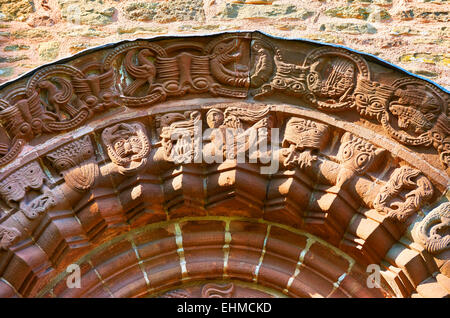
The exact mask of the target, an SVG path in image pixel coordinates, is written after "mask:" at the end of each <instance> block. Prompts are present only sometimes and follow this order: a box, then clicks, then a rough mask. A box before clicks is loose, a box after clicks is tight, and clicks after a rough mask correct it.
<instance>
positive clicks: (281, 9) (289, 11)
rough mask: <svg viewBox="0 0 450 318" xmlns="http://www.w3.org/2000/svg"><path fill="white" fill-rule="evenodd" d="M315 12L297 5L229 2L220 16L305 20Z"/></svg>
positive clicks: (227, 17)
mask: <svg viewBox="0 0 450 318" xmlns="http://www.w3.org/2000/svg"><path fill="white" fill-rule="evenodd" d="M313 13H314V12H313V11H309V10H306V9H304V8H302V7H298V6H296V5H287V4H273V5H267V6H266V5H249V4H234V3H227V4H226V6H225V7H224V8H223V10H222V12H220V13H219V14H218V16H219V17H223V18H225V19H255V18H271V19H281V18H288V19H300V20H305V19H308V18H310V17H311V16H312V15H313Z"/></svg>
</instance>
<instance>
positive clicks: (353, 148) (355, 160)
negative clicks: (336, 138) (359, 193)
mask: <svg viewBox="0 0 450 318" xmlns="http://www.w3.org/2000/svg"><path fill="white" fill-rule="evenodd" d="M384 151H385V150H384V149H381V148H377V147H375V146H374V145H372V144H371V143H370V142H367V141H365V140H363V139H361V138H359V137H356V136H354V135H352V134H351V133H349V132H346V133H345V134H344V135H343V136H342V138H341V147H340V148H339V152H338V155H337V157H338V160H339V161H340V163H341V169H340V170H339V174H338V176H337V181H336V184H337V186H338V187H342V186H343V185H344V184H345V183H346V182H347V181H349V180H350V179H351V178H352V177H354V176H355V175H362V174H363V173H365V172H366V171H367V170H368V169H369V168H371V167H372V165H373V164H374V163H375V162H376V159H377V158H379V157H380V156H381V155H382V154H383V153H384Z"/></svg>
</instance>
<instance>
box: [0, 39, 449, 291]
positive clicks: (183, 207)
mask: <svg viewBox="0 0 450 318" xmlns="http://www.w3.org/2000/svg"><path fill="white" fill-rule="evenodd" d="M449 100H450V98H449V95H448V92H446V91H445V90H444V89H442V88H440V87H438V86H436V85H434V84H432V83H431V82H427V81H424V80H422V79H419V78H416V77H414V76H412V75H406V74H404V73H402V71H400V70H397V69H395V68H393V67H392V66H389V65H387V64H383V63H380V62H378V61H376V60H375V59H374V58H372V57H370V58H369V57H366V56H363V55H362V54H358V53H356V52H352V51H350V50H346V49H344V48H337V47H328V46H325V45H315V44H312V43H309V42H302V41H283V40H281V39H274V38H270V37H268V36H265V35H262V34H259V33H251V32H242V33H227V34H221V35H214V36H208V37H189V38H174V37H164V38H158V39H152V40H139V41H129V42H123V43H117V44H113V45H110V46H107V47H103V48H98V49H96V51H95V52H84V53H83V54H80V55H79V56H78V57H76V58H71V59H66V60H64V61H62V62H60V63H54V64H52V65H46V66H43V67H41V68H39V69H36V70H34V71H32V72H30V73H29V74H28V75H24V76H23V77H22V78H19V79H17V80H15V81H13V82H9V83H6V84H5V85H4V86H1V87H0V256H3V255H8V256H7V257H5V260H3V259H1V260H0V261H1V263H2V264H3V265H2V266H1V268H0V278H1V280H0V281H2V282H6V281H8V282H9V283H11V286H13V287H14V288H13V289H11V290H12V291H10V290H9V289H8V288H9V287H8V286H9V285H7V284H0V296H2V295H3V294H7V293H8V292H9V293H13V294H14V293H15V294H17V295H18V296H27V295H36V293H37V289H39V288H40V286H41V285H46V284H47V283H46V282H49V281H50V280H51V277H52V275H54V274H55V275H56V276H58V275H60V274H61V273H62V271H63V270H64V268H63V267H64V266H63V265H62V264H66V263H67V264H68V263H71V262H72V263H73V261H74V259H71V258H70V257H75V258H76V257H83V256H85V255H87V254H86V253H90V252H91V251H93V249H94V248H97V247H99V246H100V245H101V244H103V243H105V244H109V242H111V241H110V240H111V239H112V238H115V237H117V236H119V235H122V234H125V235H128V234H130V233H131V232H133V231H135V233H140V234H143V235H144V234H145V235H146V237H145V238H143V240H141V239H137V240H135V241H133V242H131V241H129V240H128V238H131V237H132V236H131V235H130V236H127V240H125V241H126V242H123V246H125V245H126V246H127V247H124V248H126V249H130V251H132V253H130V254H128V253H126V255H127V257H126V259H125V258H123V259H122V258H120V259H121V261H122V260H123V261H124V262H128V256H129V255H132V256H133V257H134V255H136V256H137V257H138V258H139V257H143V256H142V255H146V253H147V252H148V251H149V250H151V249H153V248H154V245H155V244H153V243H154V242H156V241H158V242H161V244H159V243H158V244H156V245H158V248H159V247H164V246H171V247H170V249H171V250H170V251H166V252H164V253H163V254H161V253H160V251H157V252H156V253H155V255H158V256H157V257H162V258H161V259H158V260H157V261H156V260H152V259H151V258H152V256H149V258H148V259H147V258H146V259H145V261H144V260H140V259H138V260H136V264H139V266H141V265H142V266H141V267H142V268H140V269H139V270H138V272H139V275H140V276H139V277H140V280H139V281H136V285H138V282H139V284H140V283H142V286H141V287H142V289H143V291H136V295H144V294H145V293H147V292H148V287H149V286H150V287H151V289H152V290H153V291H154V292H155V295H159V293H162V292H164V291H165V294H163V297H165V296H167V297H193V296H195V297H241V296H243V297H247V296H248V295H250V296H252V295H263V296H264V295H265V296H267V295H269V294H266V293H264V292H262V291H260V290H259V289H254V290H253V289H252V288H251V287H248V286H250V285H251V286H253V285H252V284H253V283H254V286H256V285H260V284H261V285H264V286H266V287H267V288H272V287H274V288H275V287H276V288H277V289H276V290H277V291H278V292H282V293H284V294H285V295H300V294H295V293H294V294H291V289H290V288H292V290H294V289H296V290H302V291H304V292H305V295H309V294H308V293H309V292H311V293H312V294H314V291H313V290H312V289H309V287H304V286H306V285H308V284H309V282H307V281H304V280H303V279H304V278H305V277H307V276H303V275H307V273H308V271H307V268H309V266H310V265H311V262H314V261H315V260H314V257H312V256H311V255H320V257H319V258H318V260H317V263H320V266H324V268H325V267H327V269H326V271H327V274H326V275H325V276H326V280H327V284H325V285H326V286H325V287H323V288H322V287H320V289H321V292H320V293H319V294H320V295H324V296H327V295H328V296H330V295H331V296H333V297H334V296H336V295H337V296H343V295H344V293H346V292H344V291H345V290H347V291H348V290H349V288H350V289H353V287H349V286H350V285H351V286H352V283H349V281H348V280H347V277H350V276H352V275H354V277H359V276H360V275H359V271H360V270H361V271H362V272H364V269H365V266H366V265H367V264H391V266H389V268H384V269H383V271H384V272H386V273H387V274H386V276H383V277H384V278H385V280H386V281H388V284H389V285H392V286H394V287H392V288H393V289H395V291H392V293H391V291H388V292H387V293H391V294H392V295H396V294H399V293H400V294H401V295H402V296H411V295H413V294H414V293H421V292H422V291H421V290H420V288H419V287H418V286H420V285H421V284H425V283H423V282H426V283H427V284H428V280H435V281H436V284H438V283H439V282H438V280H439V277H437V276H436V277H435V276H433V275H434V272H432V271H434V270H435V269H436V268H439V270H441V267H442V266H444V265H442V264H443V263H445V262H446V257H447V259H448V256H446V255H447V254H445V253H444V252H447V249H448V246H449V234H448V229H449V220H448V206H449V205H448V204H446V203H445V204H442V205H441V206H440V207H438V208H436V209H434V210H433V211H431V212H430V213H428V214H427V215H426V216H425V218H424V219H423V220H422V221H421V222H420V224H416V226H417V228H418V231H417V233H416V234H417V235H416V234H414V235H413V236H414V238H415V239H416V241H417V242H418V243H420V244H422V245H423V246H424V248H425V249H426V250H427V251H428V252H429V253H431V254H436V255H437V254H439V257H440V259H439V261H441V263H438V262H437V261H436V264H435V263H432V261H433V259H434V258H436V257H434V258H433V257H429V255H428V256H427V255H425V256H427V257H428V258H427V259H425V258H424V257H423V254H422V251H418V250H419V249H418V248H417V247H418V246H417V244H416V245H414V244H412V245H411V244H409V245H408V243H409V242H410V241H411V235H409V234H411V233H409V231H411V227H409V226H410V224H411V222H414V218H413V217H416V216H417V215H418V214H421V212H420V211H424V210H425V211H426V210H427V207H428V206H435V205H436V203H437V202H442V201H443V199H442V196H443V195H444V193H446V191H447V189H448V184H449V182H450V181H449V180H450V178H449V174H448V171H449V170H448V168H449V167H450V118H449V115H450V112H449V109H448V101H449ZM210 159H212V160H210ZM266 159H267V160H268V161H265V160H266ZM269 165H270V168H274V169H268V170H265V171H266V172H264V173H263V172H262V168H269ZM192 220H193V221H192ZM416 220H417V219H416ZM191 221H192V222H191ZM394 221H395V222H394ZM204 222H205V223H204ZM208 222H210V223H208ZM156 223H158V224H157V226H156V227H158V229H157V230H156V227H153V226H154V225H155V224H156ZM244 223H245V225H244ZM247 223H248V224H247ZM202 224H203V225H202ZM205 224H206V225H205ZM277 224H278V225H280V224H281V225H282V227H279V228H278V226H277ZM148 225H151V226H149V227H148V228H145V230H143V229H144V227H146V226H148ZM204 225H205V226H204ZM199 229H200V230H199ZM147 230H148V231H147ZM154 230H155V232H153V231H154ZM197 230H198V232H197ZM249 230H250V231H249ZM250 232H252V233H255V236H248V233H250ZM288 232H289V233H288ZM294 232H295V233H300V232H301V233H306V234H307V235H306V236H305V237H302V238H298V237H295V238H292V236H291V234H292V233H294ZM133 233H134V232H133ZM147 236H148V238H147ZM416 236H417V237H416ZM199 237H200V238H201V240H198V241H197V238H199ZM147 239H148V240H149V241H146V240H147ZM19 240H21V241H20V244H16V243H17V242H18V241H19ZM283 240H286V242H285V241H283ZM144 241H145V242H146V243H145V244H144V243H143V242H144ZM281 241H283V242H284V243H280V242H281ZM321 241H326V244H327V248H328V247H332V248H333V251H334V250H336V251H338V250H339V251H338V253H337V254H336V255H335V256H336V257H338V258H341V256H342V257H343V259H344V260H343V261H342V264H337V263H336V264H335V262H334V261H333V262H329V263H333V264H331V265H327V263H328V261H327V260H328V258H327V257H328V256H330V255H328V254H327V255H325V254H326V253H323V252H320V250H321V247H320V245H321V244H322V243H320V242H321ZM147 242H151V244H147ZM287 242H291V243H295V244H291V243H287ZM203 243H205V244H203ZM410 243H412V241H411V242H410ZM14 244H15V245H14ZM121 244H122V243H121ZM121 244H118V245H115V243H114V248H111V251H112V250H115V249H116V248H117V253H118V254H117V255H122V254H123V253H124V252H125V249H124V250H121V248H122V245H121ZM130 244H131V245H130ZM208 244H209V245H208ZM248 244H255V248H253V247H251V248H250V249H243V248H249V247H250V245H248ZM141 245H142V246H141ZM144 245H145V246H144ZM256 245H258V246H256ZM294 245H298V247H295V248H296V249H295V250H293V247H292V246H294ZM111 246H112V245H111ZM111 246H110V247H111ZM209 246H214V249H217V251H218V252H217V255H218V256H217V258H215V257H216V256H214V258H211V259H214V261H213V262H212V261H210V258H207V259H204V258H203V253H210V252H211V251H212V250H211V249H210V248H209ZM147 248H148V249H149V250H147ZM403 249H407V252H405V253H403V252H398V251H400V250H403ZM3 250H6V251H3ZM111 251H110V250H109V249H108V250H105V251H101V254H102V255H108V253H110V252H111ZM205 251H206V252H205ZM242 251H245V257H244V258H245V262H243V261H242V258H243V256H242V255H243V254H242V253H241V252H242ZM302 251H304V252H302ZM103 252H105V254H103ZM141 252H142V253H141ZM310 252H311V253H312V254H310ZM151 253H153V252H151ZM211 253H213V252H211ZM252 253H255V255H253V254H252ZM316 253H317V254H316ZM399 253H400V254H399ZM197 254H198V255H200V256H199V258H198V260H199V262H197V261H195V262H194V263H195V264H196V265H195V266H194V267H190V265H189V264H192V263H190V262H191V261H192V257H194V256H195V257H197V256H196V255H197ZM213 254H214V255H215V254H216V251H214V253H213ZM256 254H257V255H256ZM288 254H289V255H291V256H292V257H291V256H289V257H291V258H292V262H291V261H289V264H290V265H289V266H291V265H292V264H294V265H293V266H294V267H292V266H291V267H292V271H290V272H292V273H291V274H290V275H288V276H287V277H285V272H286V271H285V270H284V269H282V270H280V269H277V271H276V273H280V278H278V276H277V277H276V278H275V279H274V277H272V276H271V274H270V273H271V270H272V269H271V268H272V267H273V268H277V267H278V265H277V264H279V263H278V260H280V259H287V258H286V257H287V255H288ZM425 254H426V253H425ZM123 255H125V254H123ZM160 255H162V256H160ZM211 255H212V254H211ZM405 255H406V256H405ZM344 256H345V257H344ZM102 257H103V256H99V258H102ZM146 257H147V256H146ZM299 257H300V258H301V259H300V261H299ZM321 257H323V259H322V258H321ZM333 257H334V256H333ZM6 258H7V259H6ZM131 258H132V257H131V256H130V257H129V259H130V262H131ZM291 258H290V259H291ZM216 259H217V260H218V261H216ZM330 259H331V258H330ZM79 260H80V259H79ZM417 260H419V261H417ZM166 261H167V264H172V265H173V264H175V265H174V266H173V275H174V276H177V277H178V276H179V277H180V278H179V279H181V280H179V279H178V278H177V279H174V280H173V281H170V282H158V279H159V277H156V276H155V277H153V276H152V275H156V274H155V273H157V272H154V267H153V265H154V262H159V263H165V262H166ZM133 262H134V260H133ZM267 262H273V265H272V263H267ZM297 262H298V264H297V266H299V267H298V268H296V267H295V264H296V263H297ZM18 263H20V264H21V265H20V266H18V265H14V264H18ZM213 263H214V264H213ZM99 264H100V263H97V262H96V259H93V261H92V264H90V266H89V268H91V267H92V268H93V269H94V270H97V269H98V270H99V271H98V272H101V271H102V269H101V268H100V267H97V266H100V265H99ZM165 264H166V263H165ZM203 264H213V265H211V268H208V269H204V268H206V267H208V266H204V265H203ZM267 264H270V265H267ZM120 265H121V266H120V268H121V269H123V268H125V267H126V268H131V269H132V268H137V267H135V266H133V265H132V263H130V264H125V263H123V264H122V263H121V264H120ZM172 265H170V266H172ZM180 265H181V266H180ZM335 265H336V266H339V273H337V272H336V271H335V269H336V268H337V267H336V266H335ZM9 266H12V267H13V268H10V267H9ZM158 266H159V265H158ZM267 266H269V267H267ZM352 266H353V267H352ZM446 266H448V265H446ZM19 267H20V268H19ZM244 267H248V272H249V273H250V276H248V277H249V279H250V280H251V279H253V283H249V284H247V285H245V286H247V287H248V288H247V287H245V288H244V287H243V286H244V285H240V284H239V283H238V282H237V281H238V280H239V279H241V278H242V277H244V276H240V274H239V273H240V271H241V269H243V268H244ZM360 267H361V268H360ZM385 267H386V266H385ZM16 268H17V271H16ZM255 268H258V271H259V274H260V275H261V276H260V278H261V280H258V281H256V280H255V277H256V276H257V275H259V274H258V271H256V270H255ZM320 268H321V269H320V270H318V271H317V272H320V274H321V275H322V274H323V273H322V267H320ZM298 269H300V270H298ZM144 270H145V272H146V273H147V276H148V278H149V279H148V280H149V281H150V285H148V283H147V282H146V280H144V281H142V273H141V272H142V271H144ZM165 270H166V269H164V271H165ZM205 270H211V273H212V274H211V275H209V276H208V275H206V276H205V275H203V274H204V271H205ZM246 270H247V269H246ZM170 271H172V268H171V269H170ZM16 272H17V273H16ZM324 272H325V271H324ZM441 272H442V273H443V271H441ZM123 273H125V272H123ZM158 273H159V272H158ZM268 273H269V274H268ZM344 273H345V275H344ZM102 275H103V272H102ZM111 275H115V273H111ZM158 275H159V274H158ZM171 275H172V274H171ZM277 275H278V274H277ZM291 275H294V276H291ZM346 275H348V276H346ZM56 276H55V277H56ZM18 277H19V278H20V279H18ZM42 277H44V278H43V279H45V282H44V281H43V280H42V281H41V278H42ZM89 277H90V276H89ZM92 277H97V275H92ZM114 277H115V278H114V281H115V279H116V278H117V277H118V276H117V277H116V276H114ZM245 277H247V276H245ZM314 277H315V276H314ZM22 278H24V279H22ZM110 278H111V277H108V276H105V277H103V279H104V281H107V282H111V284H115V283H114V282H113V280H111V279H110ZM185 278H189V279H188V280H185ZM191 279H192V280H191ZM216 279H217V280H221V279H223V280H224V283H223V284H222V283H215V282H214V281H215V280H216ZM228 279H229V280H228ZM258 279H259V278H258ZM235 280H236V281H235ZM406 280H408V281H406ZM281 281H282V282H281ZM316 281H317V280H316V277H315V278H314V280H313V281H311V284H312V285H315V284H318V285H320V283H316ZM328 281H329V282H328ZM174 282H179V285H177V284H175V285H174V284H172V283H174ZM206 282H208V283H206ZM41 283H43V284H41ZM194 283H195V284H194ZM364 283H365V280H364ZM433 283H434V281H433ZM40 284H41V285H40ZM108 284H109V283H108ZM119 284H122V283H117V286H112V287H114V289H111V290H110V291H112V292H113V293H116V292H117V293H119V294H120V293H126V290H125V289H126V288H122V287H123V286H119V287H120V288H116V287H118V285H119ZM153 284H155V285H153ZM158 284H160V285H158ZM348 284H350V285H348ZM281 285H282V286H281ZM296 285H297V286H296ZM300 285H301V286H300ZM344 285H345V286H344ZM363 285H364V284H363ZM363 285H361V286H363ZM48 286H50V285H48ZM92 286H94V285H92ZM133 286H134V284H133ZM174 286H179V288H180V289H179V290H175V291H169V292H167V291H168V290H169V289H171V288H175V287H174ZM270 286H272V287H270ZM308 286H309V285H308ZM433 286H434V285H433ZM53 287H55V289H53ZM53 287H51V289H48V290H46V291H42V295H43V294H45V292H49V293H50V294H51V293H53V292H54V293H55V295H56V294H57V291H58V288H59V287H58V286H56V285H55V286H53ZM341 287H342V288H341ZM130 288H131V287H130ZM133 288H134V287H133ZM136 288H140V287H136ZM153 288H155V289H153ZM246 288H247V289H248V290H247V289H246ZM358 288H360V287H358ZM361 288H362V289H364V288H365V285H364V286H363V287H361ZM100 289H101V290H102V291H104V288H100ZM100 289H97V288H94V287H92V288H91V290H90V291H89V293H88V292H87V291H85V292H86V293H87V294H89V295H95V294H96V293H102V291H100ZM5 290H7V291H6V292H5ZM249 290H251V291H249ZM306 290H308V291H306ZM364 290H365V289H364ZM386 290H390V289H389V288H388V289H386ZM76 292H77V291H73V290H70V291H69V290H66V291H65V292H64V293H69V294H70V293H76ZM366 292H367V291H363V292H361V293H360V292H359V291H358V292H357V294H358V295H365V293H366ZM371 292H372V291H370V292H369V294H370V295H375V294H377V293H374V294H371ZM350 294H353V291H352V292H349V295H350ZM447 294H448V293H447ZM46 295H48V294H46ZM78 295H82V293H81V291H80V294H78ZM301 295H303V294H301Z"/></svg>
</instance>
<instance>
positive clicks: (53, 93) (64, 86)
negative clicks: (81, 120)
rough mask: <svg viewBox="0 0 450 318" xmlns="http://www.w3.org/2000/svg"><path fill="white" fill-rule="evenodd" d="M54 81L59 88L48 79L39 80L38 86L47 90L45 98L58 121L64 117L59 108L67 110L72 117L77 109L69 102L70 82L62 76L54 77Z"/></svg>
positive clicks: (70, 96) (70, 94)
mask: <svg viewBox="0 0 450 318" xmlns="http://www.w3.org/2000/svg"><path fill="white" fill-rule="evenodd" d="M54 81H55V82H56V83H57V84H59V86H60V88H58V87H57V86H56V85H55V84H53V83H52V82H51V81H49V80H46V81H42V82H39V83H38V87H39V88H41V89H46V90H47V91H48V94H47V99H48V101H49V103H50V104H51V105H52V107H53V108H54V110H55V113H56V115H57V116H58V119H59V120H60V121H62V120H63V119H64V118H63V116H62V114H61V110H65V111H67V113H68V114H69V115H70V116H72V117H74V116H75V115H76V114H77V110H76V109H75V108H74V107H73V106H72V105H70V104H69V102H70V99H71V98H72V95H73V89H72V84H70V82H69V81H67V80H65V79H63V78H58V77H57V78H55V79H54Z"/></svg>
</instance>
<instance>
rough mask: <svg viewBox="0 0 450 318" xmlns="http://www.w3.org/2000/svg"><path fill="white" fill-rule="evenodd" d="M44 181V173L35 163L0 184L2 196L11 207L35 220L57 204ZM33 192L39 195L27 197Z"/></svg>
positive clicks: (14, 173)
mask: <svg viewBox="0 0 450 318" xmlns="http://www.w3.org/2000/svg"><path fill="white" fill-rule="evenodd" d="M44 180H46V177H45V174H44V172H43V171H42V169H41V167H40V166H39V164H38V163H37V162H36V161H33V162H31V163H29V164H27V165H25V166H24V167H22V168H20V169H18V170H17V171H15V172H13V173H12V174H11V175H9V176H8V177H7V178H5V179H3V180H2V181H1V182H0V195H1V197H2V198H3V199H4V200H5V202H6V204H7V205H8V206H9V207H11V208H16V209H19V210H21V211H22V212H23V213H24V214H25V215H26V216H27V217H28V218H29V219H35V218H36V217H38V216H39V214H41V213H43V212H44V211H46V210H47V209H48V208H50V207H51V206H53V205H55V203H56V201H55V198H54V196H53V194H52V192H51V191H50V189H48V188H47V187H45V185H44ZM31 190H36V191H38V192H39V194H38V195H35V194H34V195H32V196H31V195H30V196H27V194H28V192H31Z"/></svg>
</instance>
